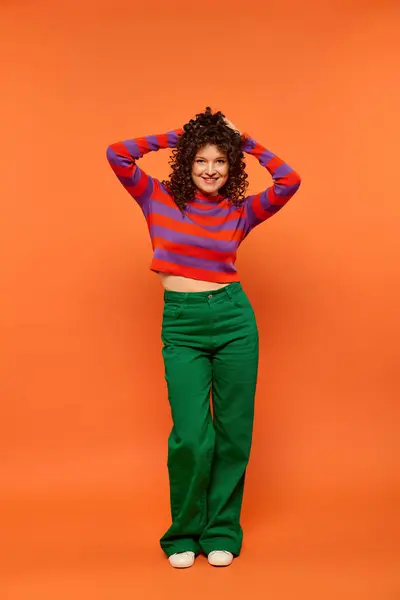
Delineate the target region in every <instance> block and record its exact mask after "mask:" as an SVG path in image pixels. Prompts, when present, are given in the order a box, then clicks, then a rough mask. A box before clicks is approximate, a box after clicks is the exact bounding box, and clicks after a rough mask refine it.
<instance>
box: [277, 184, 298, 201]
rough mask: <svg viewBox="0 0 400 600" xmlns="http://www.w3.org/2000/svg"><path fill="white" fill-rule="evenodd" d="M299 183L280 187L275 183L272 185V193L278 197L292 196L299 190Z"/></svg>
mask: <svg viewBox="0 0 400 600" xmlns="http://www.w3.org/2000/svg"><path fill="white" fill-rule="evenodd" d="M299 187H300V183H295V184H294V185H281V184H279V183H276V184H275V185H274V192H275V194H276V195H277V196H279V197H283V198H284V197H286V196H293V194H294V193H295V192H296V191H297V190H298V189H299Z"/></svg>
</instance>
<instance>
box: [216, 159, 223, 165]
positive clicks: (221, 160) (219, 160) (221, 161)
mask: <svg viewBox="0 0 400 600" xmlns="http://www.w3.org/2000/svg"><path fill="white" fill-rule="evenodd" d="M217 162H219V163H223V164H225V161H224V159H223V158H219V159H218V161H217Z"/></svg>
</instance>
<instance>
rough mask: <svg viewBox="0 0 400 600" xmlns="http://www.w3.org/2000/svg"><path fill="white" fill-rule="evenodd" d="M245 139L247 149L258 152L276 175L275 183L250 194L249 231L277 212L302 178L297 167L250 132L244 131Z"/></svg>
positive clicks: (247, 222)
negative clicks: (261, 142)
mask: <svg viewBox="0 0 400 600" xmlns="http://www.w3.org/2000/svg"><path fill="white" fill-rule="evenodd" d="M242 135H243V136H244V138H245V142H244V144H243V146H242V150H243V152H246V153H247V154H252V155H253V156H255V157H256V158H257V159H258V161H259V163H260V164H261V166H263V167H264V168H266V169H267V171H269V173H270V174H271V175H272V181H273V183H272V185H271V186H269V187H268V188H267V189H266V190H264V191H262V192H259V193H258V194H255V195H252V196H247V197H246V201H245V207H246V212H245V220H246V224H245V235H247V234H248V233H249V232H250V231H251V230H252V229H254V227H256V226H257V225H258V224H259V223H262V222H263V221H266V220H267V219H269V218H270V217H272V216H273V215H275V214H276V213H277V212H278V211H279V210H280V209H281V208H282V207H283V206H285V204H286V203H287V202H288V201H289V200H290V198H291V197H292V196H293V195H294V194H295V193H296V192H297V190H298V189H299V187H300V183H301V178H300V175H299V174H298V173H296V171H294V170H293V169H292V167H290V166H289V165H288V164H287V163H285V162H284V161H283V160H282V159H281V158H279V156H277V155H276V154H273V153H272V152H271V151H270V150H267V148H265V147H264V146H262V145H261V144H259V143H258V142H256V140H254V139H253V138H252V137H250V136H249V135H248V134H247V133H243V134H242Z"/></svg>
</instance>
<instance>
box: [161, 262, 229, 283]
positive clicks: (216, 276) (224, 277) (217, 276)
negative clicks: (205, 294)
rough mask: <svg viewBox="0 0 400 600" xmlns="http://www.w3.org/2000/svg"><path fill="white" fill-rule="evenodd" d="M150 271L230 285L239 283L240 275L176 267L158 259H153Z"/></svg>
mask: <svg viewBox="0 0 400 600" xmlns="http://www.w3.org/2000/svg"><path fill="white" fill-rule="evenodd" d="M150 269H151V270H152V271H160V272H162V273H169V274H170V275H180V276H182V277H190V278H192V279H198V280H200V281H213V282H214V283H230V282H231V281H239V275H238V274H237V273H217V272H216V271H208V270H206V269H197V268H196V267H187V266H183V265H176V264H175V263H171V262H168V261H166V260H160V259H158V258H153V260H152V261H151V265H150Z"/></svg>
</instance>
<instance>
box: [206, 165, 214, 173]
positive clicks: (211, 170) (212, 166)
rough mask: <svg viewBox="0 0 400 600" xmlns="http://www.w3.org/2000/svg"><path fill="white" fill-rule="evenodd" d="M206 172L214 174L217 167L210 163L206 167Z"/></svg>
mask: <svg viewBox="0 0 400 600" xmlns="http://www.w3.org/2000/svg"><path fill="white" fill-rule="evenodd" d="M206 173H207V174H208V175H212V174H213V173H215V167H214V165H212V164H208V165H207V167H206Z"/></svg>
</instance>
